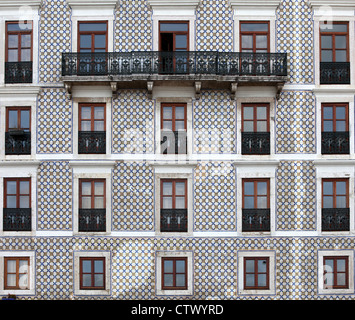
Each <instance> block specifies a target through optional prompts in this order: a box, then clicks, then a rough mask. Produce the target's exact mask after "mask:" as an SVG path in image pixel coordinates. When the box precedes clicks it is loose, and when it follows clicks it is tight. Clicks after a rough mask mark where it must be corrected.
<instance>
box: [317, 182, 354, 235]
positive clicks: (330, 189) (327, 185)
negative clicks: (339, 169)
mask: <svg viewBox="0 0 355 320" xmlns="http://www.w3.org/2000/svg"><path fill="white" fill-rule="evenodd" d="M349 215H350V210H349V180H348V179H323V180H322V231H349V218H350V217H349Z"/></svg>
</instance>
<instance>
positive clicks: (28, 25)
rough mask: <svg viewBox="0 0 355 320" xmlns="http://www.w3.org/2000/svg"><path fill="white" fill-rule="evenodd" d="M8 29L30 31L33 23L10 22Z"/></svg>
mask: <svg viewBox="0 0 355 320" xmlns="http://www.w3.org/2000/svg"><path fill="white" fill-rule="evenodd" d="M7 30H8V31H28V30H32V24H31V23H24V22H21V23H9V24H8V25H7Z"/></svg>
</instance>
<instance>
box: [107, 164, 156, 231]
mask: <svg viewBox="0 0 355 320" xmlns="http://www.w3.org/2000/svg"><path fill="white" fill-rule="evenodd" d="M112 190H113V194H112V230H121V231H131V230H135V231H139V230H141V231H153V230H154V171H153V168H152V167H151V166H149V164H148V163H146V162H128V161H124V162H117V165H116V166H115V168H114V170H113V175H112Z"/></svg>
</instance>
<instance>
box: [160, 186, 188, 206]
mask: <svg viewBox="0 0 355 320" xmlns="http://www.w3.org/2000/svg"><path fill="white" fill-rule="evenodd" d="M164 182H172V183H173V190H172V195H171V196H170V195H169V197H171V198H172V208H163V200H164V188H163V183H164ZM176 182H185V195H184V197H185V208H180V209H187V208H188V194H187V184H188V181H187V179H161V180H160V190H161V191H160V208H161V209H176V208H175V206H176V205H175V204H176V198H177V197H182V196H179V195H178V196H177V195H176V190H175V184H176Z"/></svg>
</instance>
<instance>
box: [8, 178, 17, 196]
mask: <svg viewBox="0 0 355 320" xmlns="http://www.w3.org/2000/svg"><path fill="white" fill-rule="evenodd" d="M16 191H17V183H16V181H7V183H6V192H7V194H16Z"/></svg>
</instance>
